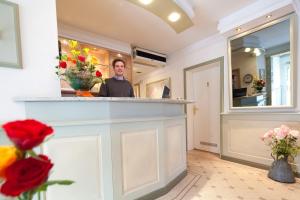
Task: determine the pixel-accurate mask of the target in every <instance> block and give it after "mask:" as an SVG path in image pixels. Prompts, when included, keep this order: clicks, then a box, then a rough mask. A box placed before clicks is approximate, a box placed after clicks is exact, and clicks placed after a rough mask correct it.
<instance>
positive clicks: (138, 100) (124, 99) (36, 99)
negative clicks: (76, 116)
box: [14, 97, 193, 104]
mask: <svg viewBox="0 0 300 200" xmlns="http://www.w3.org/2000/svg"><path fill="white" fill-rule="evenodd" d="M14 100H15V101H17V102H47V101H64V102H66V101H67V102H68V101H102V102H127V103H130V102H132V103H173V104H187V103H193V101H190V100H184V99H151V98H128V97H17V98H15V99H14Z"/></svg>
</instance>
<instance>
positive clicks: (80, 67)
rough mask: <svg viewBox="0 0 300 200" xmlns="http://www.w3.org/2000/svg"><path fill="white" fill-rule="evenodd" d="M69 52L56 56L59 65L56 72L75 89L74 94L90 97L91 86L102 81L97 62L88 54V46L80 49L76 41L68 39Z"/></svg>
mask: <svg viewBox="0 0 300 200" xmlns="http://www.w3.org/2000/svg"><path fill="white" fill-rule="evenodd" d="M68 45H69V48H70V54H69V55H68V54H63V55H61V56H58V57H57V58H58V59H59V65H58V66H56V68H57V72H56V74H57V75H58V76H59V77H60V78H61V79H63V80H65V81H67V82H68V83H69V85H70V86H71V87H72V88H73V89H74V90H75V91H76V96H88V97H92V96H93V95H92V94H91V93H90V90H91V88H92V87H93V86H94V85H95V84H97V83H103V82H104V80H103V79H102V73H101V72H100V71H99V70H97V69H96V65H98V64H99V62H98V59H97V58H96V57H95V56H92V55H90V54H89V49H88V48H83V49H81V48H80V47H79V45H78V42H77V41H75V40H69V42H68Z"/></svg>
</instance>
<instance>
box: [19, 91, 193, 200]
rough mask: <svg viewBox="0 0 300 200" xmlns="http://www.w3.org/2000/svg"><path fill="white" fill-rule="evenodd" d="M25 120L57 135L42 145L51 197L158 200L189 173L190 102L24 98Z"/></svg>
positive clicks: (60, 199)
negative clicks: (49, 163)
mask: <svg viewBox="0 0 300 200" xmlns="http://www.w3.org/2000/svg"><path fill="white" fill-rule="evenodd" d="M17 101H19V102H24V103H25V110H26V117H27V118H34V119H37V120H40V121H43V122H45V123H47V124H49V125H51V126H53V128H54V130H55V136H54V138H52V139H51V140H50V141H48V142H47V143H46V144H45V145H44V146H43V151H44V153H46V154H48V155H49V156H50V158H51V159H52V160H53V162H54V163H55V166H54V169H53V174H52V175H51V178H50V179H70V180H74V181H75V184H74V185H72V186H54V187H52V188H50V189H49V191H48V192H47V194H46V199H47V200H67V199H72V200H100V199H103V200H133V199H155V198H157V197H159V196H161V195H163V194H165V193H166V192H168V191H169V190H170V189H171V188H172V187H173V186H174V185H175V184H176V183H177V182H179V181H180V180H181V179H182V178H183V177H184V176H185V175H186V170H187V163H186V121H185V117H186V116H185V112H184V105H185V104H186V103H189V102H188V101H185V100H159V99H157V100H153V99H152V100H151V99H131V98H100V97H99V98H96V97H95V98H81V97H61V98H22V99H18V100H17Z"/></svg>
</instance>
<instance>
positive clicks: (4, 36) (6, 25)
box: [0, 0, 22, 68]
mask: <svg viewBox="0 0 300 200" xmlns="http://www.w3.org/2000/svg"><path fill="white" fill-rule="evenodd" d="M0 67H10V68H22V53H21V37H20V23H19V6H18V5H17V4H15V3H12V2H8V1H5V0H4V1H0Z"/></svg>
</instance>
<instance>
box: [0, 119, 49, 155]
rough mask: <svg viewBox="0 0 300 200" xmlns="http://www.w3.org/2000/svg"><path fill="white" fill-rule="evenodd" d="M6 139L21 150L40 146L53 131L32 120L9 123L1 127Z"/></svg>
mask: <svg viewBox="0 0 300 200" xmlns="http://www.w3.org/2000/svg"><path fill="white" fill-rule="evenodd" d="M3 129H4V130H5V132H6V135H7V137H8V138H9V139H10V140H11V141H12V142H13V143H14V144H15V145H16V146H17V147H18V148H19V149H21V150H29V149H32V148H34V147H36V146H38V145H40V144H41V143H42V142H43V141H44V139H45V137H47V136H48V135H50V134H52V133H53V129H52V127H50V126H47V125H45V124H43V123H41V122H38V121H36V120H33V119H28V120H23V121H14V122H9V123H6V124H4V125H3Z"/></svg>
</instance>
